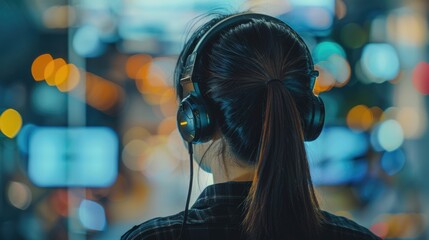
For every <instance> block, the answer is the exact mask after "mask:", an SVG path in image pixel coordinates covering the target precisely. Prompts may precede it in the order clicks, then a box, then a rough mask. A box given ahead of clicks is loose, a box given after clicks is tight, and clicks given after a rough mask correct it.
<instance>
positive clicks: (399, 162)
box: [380, 149, 405, 176]
mask: <svg viewBox="0 0 429 240" xmlns="http://www.w3.org/2000/svg"><path fill="white" fill-rule="evenodd" d="M380 163H381V168H382V169H383V170H384V172H386V173H387V175H389V176H393V175H395V174H396V173H398V172H399V171H401V170H402V168H403V167H404V165H405V153H404V152H403V151H402V150H401V149H397V150H395V151H392V152H385V153H384V154H383V156H382V157H381V160H380Z"/></svg>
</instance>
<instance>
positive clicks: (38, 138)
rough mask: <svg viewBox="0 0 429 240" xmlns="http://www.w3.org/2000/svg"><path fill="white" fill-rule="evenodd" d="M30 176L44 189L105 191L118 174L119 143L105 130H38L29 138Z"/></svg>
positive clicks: (94, 128)
mask: <svg viewBox="0 0 429 240" xmlns="http://www.w3.org/2000/svg"><path fill="white" fill-rule="evenodd" d="M29 138H30V139H29V160H28V174H29V177H30V179H31V181H32V182H33V183H34V184H36V185H38V186H42V187H60V186H82V187H106V186H110V185H111V184H112V183H113V182H114V181H115V179H116V176H117V172H118V161H117V159H118V139H117V136H116V134H115V133H114V132H113V131H112V130H111V129H109V128H105V127H87V128H84V127H81V128H60V127H50V128H47V127H46V128H36V129H35V130H34V131H32V133H31V135H30V136H29Z"/></svg>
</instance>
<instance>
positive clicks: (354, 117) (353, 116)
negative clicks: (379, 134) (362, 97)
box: [346, 105, 374, 130]
mask: <svg viewBox="0 0 429 240" xmlns="http://www.w3.org/2000/svg"><path fill="white" fill-rule="evenodd" d="M346 121H347V126H349V127H350V128H352V129H356V130H368V129H369V128H370V127H371V126H372V124H373V123H374V116H373V114H372V111H371V110H370V109H369V108H368V107H367V106H365V105H357V106H354V107H353V108H352V109H350V110H349V112H348V113H347V118H346Z"/></svg>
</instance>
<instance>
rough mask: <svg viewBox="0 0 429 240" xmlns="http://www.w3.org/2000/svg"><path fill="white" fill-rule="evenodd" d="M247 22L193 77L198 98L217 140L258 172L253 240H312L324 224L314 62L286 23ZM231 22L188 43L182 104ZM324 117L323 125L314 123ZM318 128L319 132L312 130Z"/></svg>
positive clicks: (236, 26)
mask: <svg viewBox="0 0 429 240" xmlns="http://www.w3.org/2000/svg"><path fill="white" fill-rule="evenodd" d="M243 16H244V17H241V18H242V19H240V21H236V22H234V23H233V24H229V25H228V26H227V27H223V28H221V29H220V30H219V31H217V32H216V34H213V36H210V39H209V40H207V41H206V42H205V43H204V48H201V49H200V50H199V52H198V58H197V59H196V62H195V65H194V68H193V74H192V77H193V79H192V81H193V82H198V83H197V84H196V88H197V89H195V90H196V91H197V92H198V93H197V94H196V95H197V96H202V103H201V104H203V105H204V106H205V108H206V109H207V112H208V114H209V115H210V116H211V121H212V122H214V123H215V124H214V127H213V128H214V129H213V131H211V134H213V132H220V135H221V138H222V139H223V140H224V142H225V143H226V144H227V146H228V149H230V151H231V152H232V154H233V155H235V156H236V159H237V161H239V162H241V163H243V164H246V165H250V166H254V167H255V168H256V174H255V177H254V180H253V184H252V188H251V191H250V193H249V197H248V201H247V204H246V209H247V212H246V216H245V219H244V222H243V225H244V227H245V230H246V231H247V233H248V234H249V236H250V237H252V238H254V239H262V238H267V237H268V238H270V239H279V238H280V237H281V236H283V237H284V236H287V235H294V234H295V233H296V232H299V233H302V236H303V238H308V239H310V238H311V233H309V232H308V231H305V229H307V228H308V227H313V228H314V229H315V230H317V228H318V226H319V225H318V224H319V220H320V218H319V214H318V210H319V209H318V204H317V200H316V198H315V196H314V191H313V187H312V184H311V177H310V174H309V169H308V162H307V158H306V153H305V148H304V139H312V138H314V137H317V135H318V134H319V132H320V128H321V125H323V104H322V103H321V101H320V100H319V99H318V98H316V97H315V96H313V94H312V89H311V88H312V86H313V83H312V80H314V79H313V76H312V73H313V64H312V61H311V56H310V53H309V52H308V49H307V47H306V45H305V43H304V42H303V41H302V39H301V38H300V37H299V36H298V35H297V34H296V33H295V32H294V31H293V30H292V29H291V28H289V27H288V26H287V25H285V24H284V23H282V22H280V21H279V20H276V19H271V18H270V17H264V16H258V15H252V14H247V15H243ZM235 17H236V16H235ZM225 18H231V16H219V17H217V18H215V19H213V20H211V21H209V22H208V23H206V24H204V25H203V26H202V27H200V28H199V29H198V30H197V31H196V32H195V33H194V34H193V35H192V37H191V38H190V40H189V41H188V42H187V43H186V45H185V47H184V49H183V51H182V53H181V55H180V56H179V61H178V64H177V67H176V73H175V80H176V87H177V93H178V96H179V98H180V99H182V98H183V97H185V95H187V94H189V91H188V90H187V89H183V86H182V85H181V84H180V79H181V78H183V75H186V73H184V72H186V69H184V68H185V66H186V65H187V63H186V61H187V60H188V61H189V55H190V54H192V52H193V50H194V49H195V46H196V45H197V43H198V42H199V41H201V37H202V36H204V34H205V32H206V31H208V30H209V29H211V28H213V26H214V25H216V24H218V23H219V22H221V21H222V20H223V19H225ZM243 19H244V20H243ZM273 79H276V80H280V81H270V80H273ZM194 85H195V84H194ZM318 111H321V112H318ZM317 114H319V115H320V114H322V116H319V115H318V116H316V118H317V117H319V118H321V119H316V120H315V119H314V115H317ZM312 121H316V123H314V125H316V126H309V125H312V124H313V123H312ZM311 128H316V129H315V130H314V129H311ZM283 222H286V223H287V224H286V225H284V226H280V224H281V223H283Z"/></svg>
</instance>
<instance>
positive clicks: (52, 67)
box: [43, 58, 66, 86]
mask: <svg viewBox="0 0 429 240" xmlns="http://www.w3.org/2000/svg"><path fill="white" fill-rule="evenodd" d="M64 65H66V61H65V60H64V59H62V58H56V59H54V60H53V61H51V62H49V63H48V64H47V65H46V67H45V71H44V74H43V75H44V78H45V80H46V83H47V84H48V85H49V86H54V85H55V75H56V72H57V71H58V69H60V68H61V67H62V66H64Z"/></svg>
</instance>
